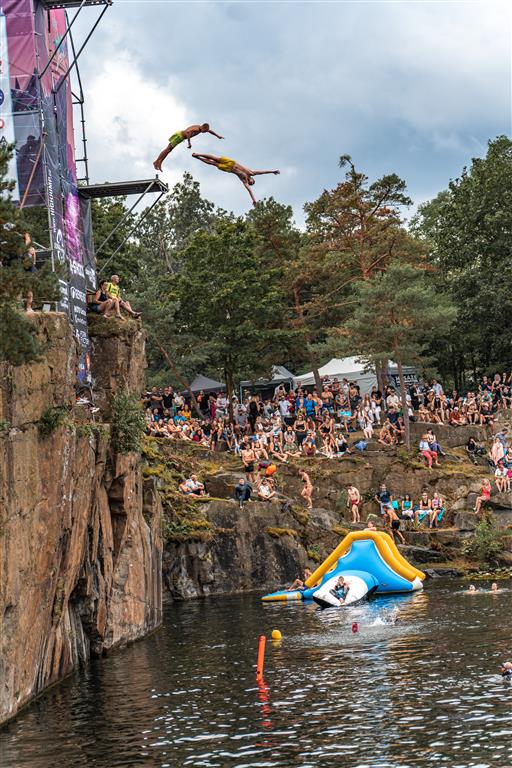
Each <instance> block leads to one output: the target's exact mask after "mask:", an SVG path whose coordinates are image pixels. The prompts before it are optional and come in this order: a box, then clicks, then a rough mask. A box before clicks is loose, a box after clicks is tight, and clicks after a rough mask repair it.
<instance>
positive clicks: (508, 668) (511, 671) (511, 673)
mask: <svg viewBox="0 0 512 768" xmlns="http://www.w3.org/2000/svg"><path fill="white" fill-rule="evenodd" d="M501 676H502V677H508V678H511V677H512V661H505V662H504V663H503V664H502V665H501Z"/></svg>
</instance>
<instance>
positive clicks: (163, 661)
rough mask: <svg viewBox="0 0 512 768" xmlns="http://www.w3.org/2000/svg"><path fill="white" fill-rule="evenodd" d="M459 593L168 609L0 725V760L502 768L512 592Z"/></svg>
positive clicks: (507, 760)
mask: <svg viewBox="0 0 512 768" xmlns="http://www.w3.org/2000/svg"><path fill="white" fill-rule="evenodd" d="M482 588H486V589H488V585H484V586H483V587H482ZM463 589H464V587H463V586H462V585H461V583H460V582H454V581H452V582H444V583H441V582H432V581H431V582H427V589H426V590H425V591H424V592H423V593H420V594H416V595H411V596H397V597H390V598H384V599H377V600H374V601H373V602H371V603H368V604H364V605H362V606H356V607H353V608H348V609H346V610H333V611H326V612H323V613H322V612H319V611H317V610H316V607H315V606H314V605H310V606H309V605H308V606H306V605H302V604H291V605H280V604H274V605H272V604H266V605H262V604H261V603H260V601H259V600H258V597H257V596H252V595H251V596H245V597H236V598H218V599H215V600H213V599H212V600H207V601H201V602H189V603H182V604H174V605H172V606H169V607H168V608H167V609H166V612H165V626H164V628H163V629H162V630H161V631H159V632H158V633H156V634H155V635H154V636H153V637H151V638H148V639H147V640H144V641H142V642H140V643H137V644H134V645H132V646H130V647H129V648H127V649H125V650H123V651H120V652H118V653H116V654H113V655H112V656H110V657H109V658H107V659H101V660H97V661H94V662H93V663H91V665H90V666H89V667H88V668H87V669H86V670H85V671H83V672H81V673H78V674H76V675H74V676H72V677H70V678H68V679H67V680H66V681H64V682H63V683H62V684H61V685H59V686H58V687H56V688H54V689H52V690H51V691H49V692H48V693H47V694H46V695H45V696H43V697H42V698H41V699H40V700H39V701H37V702H36V703H35V704H33V705H32V706H31V707H30V708H28V709H27V710H26V711H24V712H23V713H22V714H21V715H20V716H19V717H18V719H17V720H15V721H14V722H13V723H11V724H9V725H8V726H7V727H6V728H5V729H4V730H3V731H2V732H0V765H1V766H2V768H22V767H23V768H25V767H26V768H55V767H56V766H58V768H82V767H83V768H85V767H86V766H87V768H90V767H91V766H95V767H97V768H115V767H116V766H127V767H131V766H147V767H148V768H152V767H153V766H158V767H159V768H182V767H183V766H194V768H196V767H197V768H226V767H229V766H236V768H271V767H273V766H276V767H277V766H293V768H313V767H315V768H316V767H318V766H321V767H323V766H326V767H327V766H347V767H349V768H397V766H400V768H408V766H415V767H416V766H422V767H423V766H425V767H426V766H436V765H439V766H449V768H495V767H498V766H504V767H505V766H506V768H510V766H512V686H511V685H510V683H509V682H507V681H504V680H503V679H502V678H501V676H500V675H499V665H500V663H501V662H502V661H503V660H506V659H510V660H512V641H511V633H510V627H511V620H510V599H511V596H512V592H509V591H507V590H504V591H502V592H500V593H498V594H496V595H490V594H488V593H486V594H477V595H474V596H472V595H467V594H464V592H463ZM393 612H395V613H397V615H398V622H397V623H396V624H390V623H388V621H389V620H390V619H391V618H392V616H393V615H394V613H393ZM353 622H357V624H358V629H359V631H358V632H357V633H353V632H352V624H353ZM274 627H275V628H278V629H280V630H281V632H282V634H283V638H284V639H283V642H282V643H281V644H280V645H272V644H269V646H268V648H267V654H266V671H265V685H264V686H260V687H258V686H257V685H256V683H255V676H254V668H255V661H256V646H257V637H258V635H259V634H260V633H261V632H263V633H266V634H267V635H269V634H270V631H271V630H272V629H273V628H274Z"/></svg>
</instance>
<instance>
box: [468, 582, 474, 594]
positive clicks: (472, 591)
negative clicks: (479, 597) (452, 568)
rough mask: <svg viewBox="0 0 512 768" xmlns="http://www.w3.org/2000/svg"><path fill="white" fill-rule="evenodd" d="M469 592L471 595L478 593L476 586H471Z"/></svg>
mask: <svg viewBox="0 0 512 768" xmlns="http://www.w3.org/2000/svg"><path fill="white" fill-rule="evenodd" d="M468 592H469V593H471V594H472V595H473V594H474V593H475V592H476V587H475V585H474V584H470V585H469V587H468Z"/></svg>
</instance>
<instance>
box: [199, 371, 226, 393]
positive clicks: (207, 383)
mask: <svg viewBox="0 0 512 768" xmlns="http://www.w3.org/2000/svg"><path fill="white" fill-rule="evenodd" d="M190 389H191V390H192V392H193V393H194V394H195V393H196V392H201V390H202V391H203V392H205V393H208V392H225V391H226V385H225V384H224V383H223V382H222V381H215V379H209V378H208V376H203V375H202V373H198V374H197V376H196V377H195V379H194V381H193V382H192V384H191V385H190Z"/></svg>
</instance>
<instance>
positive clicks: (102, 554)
mask: <svg viewBox="0 0 512 768" xmlns="http://www.w3.org/2000/svg"><path fill="white" fill-rule="evenodd" d="M34 322H35V323H37V325H38V333H39V336H40V338H41V339H42V340H46V341H47V342H48V346H47V350H46V355H45V357H44V359H43V360H41V361H40V362H37V363H32V364H30V365H24V366H18V367H16V368H13V367H12V366H8V365H5V364H2V365H1V366H0V379H1V381H0V722H2V721H5V720H7V719H9V718H11V717H12V716H14V715H15V714H16V712H17V711H18V710H19V708H20V707H22V706H23V705H24V704H26V703H27V702H29V701H30V700H31V699H33V698H34V697H35V696H36V695H37V694H39V693H40V692H41V691H43V690H44V689H45V688H46V687H47V686H49V685H51V684H52V683H55V682H57V681H58V680H60V679H62V678H63V677H64V676H65V675H67V674H68V673H70V672H71V671H72V670H73V669H75V668H76V667H77V666H78V665H79V664H80V663H81V662H84V661H86V660H87V659H88V658H89V657H90V655H91V654H103V653H106V652H108V651H109V650H111V649H113V648H115V647H116V646H120V645H123V644H125V643H127V642H130V641H133V640H136V639H138V638H141V637H143V636H144V635H146V634H147V633H148V632H151V631H152V630H154V629H155V628H156V627H158V626H159V624H160V622H161V604H162V586H161V585H162V577H161V573H162V562H161V561H162V541H161V509H160V502H159V498H158V494H157V493H155V490H154V488H153V485H152V481H151V480H150V481H147V480H146V481H144V480H143V478H142V474H141V467H140V460H139V456H138V455H136V454H128V455H124V456H116V455H115V454H114V453H113V451H112V446H111V444H110V440H109V430H108V426H104V427H102V428H101V430H98V432H97V433H95V434H91V435H88V434H83V430H80V428H77V427H75V426H74V425H73V423H72V422H73V420H74V419H73V410H74V399H75V398H74V376H75V364H76V359H75V345H74V341H73V338H72V335H71V330H70V327H69V324H68V322H67V319H66V318H65V317H64V316H63V315H57V314H50V315H42V316H35V317H34ZM101 341H102V340H101V339H100V340H96V342H95V343H96V345H97V346H98V348H99V349H100V350H101ZM134 344H136V345H137V346H138V347H139V349H141V348H142V347H141V343H140V330H137V331H136V332H134ZM124 348H125V349H127V350H129V351H130V354H132V352H133V349H132V347H131V345H130V339H129V335H128V336H127V337H126V338H125V340H124ZM119 364H120V365H121V364H122V362H121V363H119ZM131 370H132V371H133V366H132V367H131ZM139 370H140V371H141V374H142V371H143V361H140V362H139ZM138 386H141V382H140V381H138V382H134V383H133V388H134V389H135V388H138ZM60 405H65V406H68V407H69V409H70V418H69V423H68V424H65V425H63V426H60V427H59V428H58V429H56V430H55V431H54V432H53V433H52V434H51V435H50V436H48V437H46V438H42V437H41V436H40V435H39V433H38V426H37V422H38V421H39V419H40V418H41V416H42V414H43V413H44V412H45V410H46V409H48V408H53V407H56V406H60ZM78 420H80V419H78Z"/></svg>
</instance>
